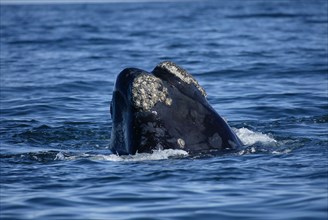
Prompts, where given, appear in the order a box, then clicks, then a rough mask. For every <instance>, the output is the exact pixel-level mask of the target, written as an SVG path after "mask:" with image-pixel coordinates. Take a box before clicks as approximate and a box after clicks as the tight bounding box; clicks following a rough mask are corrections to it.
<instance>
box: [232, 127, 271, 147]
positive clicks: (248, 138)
mask: <svg viewBox="0 0 328 220" xmlns="http://www.w3.org/2000/svg"><path fill="white" fill-rule="evenodd" d="M233 130H234V131H235V132H236V134H237V136H238V137H239V139H240V140H241V141H242V142H243V144H245V145H248V146H250V145H253V144H255V143H261V144H263V145H275V144H276V143H277V141H276V140H275V139H274V138H272V137H270V136H269V135H267V134H263V133H261V132H254V131H251V130H249V129H247V128H240V129H236V128H234V129H233Z"/></svg>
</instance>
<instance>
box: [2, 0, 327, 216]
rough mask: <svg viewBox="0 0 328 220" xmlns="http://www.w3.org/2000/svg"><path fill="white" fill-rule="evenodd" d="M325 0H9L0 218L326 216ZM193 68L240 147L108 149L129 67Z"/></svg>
mask: <svg viewBox="0 0 328 220" xmlns="http://www.w3.org/2000/svg"><path fill="white" fill-rule="evenodd" d="M327 11H328V3H327V1H306V0H305V1H292V0H291V1H288V0H284V1H282V0H279V1H259V0H251V1H241V0H240V1H238V0H233V1H198V2H187V3H186V2H183V3H181V2H180V3H179V2H171V3H127V4H122V3H121V4H120V3H112V4H63V5H59V4H56V5H1V17H0V18H1V20H0V22H1V32H0V33H1V38H0V58H1V69H0V71H1V131H0V145H1V153H0V159H1V161H0V164H1V177H0V184H1V188H0V195H1V199H0V219H47V220H49V219H327V217H328V159H327V158H328V55H327V54H328V12H327ZM164 60H171V61H174V62H176V63H177V64H179V65H180V66H182V67H184V68H185V69H187V70H188V71H189V72H190V73H192V74H193V75H194V76H195V78H196V79H197V80H198V81H199V83H200V84H201V85H202V86H203V87H204V88H205V90H206V91H207V94H208V100H209V102H210V103H211V105H212V106H213V107H214V108H215V109H216V110H217V111H218V112H219V114H220V115H221V116H223V117H224V118H225V119H227V120H228V123H229V124H230V125H231V127H233V129H234V130H235V131H236V133H237V135H238V136H239V137H240V138H241V140H242V141H243V142H244V143H245V145H246V146H245V149H242V150H240V151H239V152H237V153H231V154H227V155H221V156H211V155H198V156H189V155H188V153H187V152H184V151H178V150H175V151H170V150H167V151H158V152H154V153H153V154H138V155H136V156H125V157H124V156H121V157H119V156H117V155H111V154H110V151H109V149H108V146H109V140H110V130H111V126H112V122H111V118H110V114H109V103H110V100H111V95H112V90H113V86H114V83H115V80H116V76H117V74H118V73H119V72H120V71H121V70H122V69H124V68H125V67H138V68H142V69H145V70H148V71H150V70H152V69H153V68H154V66H155V65H156V64H157V63H159V62H161V61H164Z"/></svg>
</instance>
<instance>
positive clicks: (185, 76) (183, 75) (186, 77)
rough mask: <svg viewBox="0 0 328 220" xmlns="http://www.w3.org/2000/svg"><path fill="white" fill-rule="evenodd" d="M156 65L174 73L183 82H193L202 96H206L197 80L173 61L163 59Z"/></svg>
mask: <svg viewBox="0 0 328 220" xmlns="http://www.w3.org/2000/svg"><path fill="white" fill-rule="evenodd" d="M158 67H160V68H162V69H164V70H166V71H168V72H169V73H171V74H173V75H175V76H176V77H178V78H179V79H180V80H182V81H183V82H185V83H187V84H191V83H192V84H194V85H195V86H196V88H197V89H198V90H199V91H200V92H201V94H202V95H203V96H204V97H206V96H207V94H206V92H205V90H204V89H203V87H201V86H200V85H199V83H198V82H197V80H196V79H194V78H193V77H192V76H191V75H190V74H189V73H188V72H187V71H186V70H184V69H183V68H181V67H179V66H178V65H176V64H175V63H173V62H169V61H165V62H162V63H160V64H158Z"/></svg>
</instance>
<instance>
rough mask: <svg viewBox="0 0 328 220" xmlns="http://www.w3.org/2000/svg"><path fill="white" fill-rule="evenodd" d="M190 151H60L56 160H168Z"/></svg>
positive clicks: (185, 154) (183, 155) (182, 155)
mask: <svg viewBox="0 0 328 220" xmlns="http://www.w3.org/2000/svg"><path fill="white" fill-rule="evenodd" d="M188 155H189V154H188V152H186V151H184V150H176V149H166V150H154V151H153V152H152V153H136V154H135V155H121V156H119V155H116V154H109V155H104V154H87V153H84V154H82V155H78V156H65V154H64V153H62V152H59V153H58V154H57V155H56V157H55V160H76V159H82V158H88V159H90V160H107V161H147V160H166V159H169V158H181V157H186V156H188Z"/></svg>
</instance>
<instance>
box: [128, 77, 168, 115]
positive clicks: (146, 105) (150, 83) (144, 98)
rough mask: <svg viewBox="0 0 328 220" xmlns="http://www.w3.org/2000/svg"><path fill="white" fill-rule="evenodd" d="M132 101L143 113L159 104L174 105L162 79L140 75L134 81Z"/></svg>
mask: <svg viewBox="0 0 328 220" xmlns="http://www.w3.org/2000/svg"><path fill="white" fill-rule="evenodd" d="M132 99H133V103H134V105H135V107H136V108H138V109H141V110H142V111H149V110H150V109H151V108H152V107H154V105H155V104H156V103H157V102H163V103H165V104H166V105H171V104H172V99H171V98H170V97H169V94H168V90H167V88H166V87H165V86H164V85H163V83H162V81H161V79H159V78H157V77H155V76H153V75H147V74H142V75H139V76H138V77H136V78H135V79H134V81H133V84H132Z"/></svg>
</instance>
